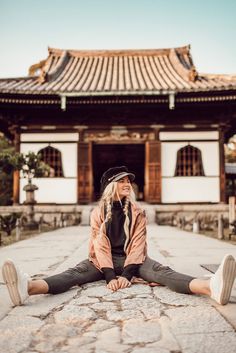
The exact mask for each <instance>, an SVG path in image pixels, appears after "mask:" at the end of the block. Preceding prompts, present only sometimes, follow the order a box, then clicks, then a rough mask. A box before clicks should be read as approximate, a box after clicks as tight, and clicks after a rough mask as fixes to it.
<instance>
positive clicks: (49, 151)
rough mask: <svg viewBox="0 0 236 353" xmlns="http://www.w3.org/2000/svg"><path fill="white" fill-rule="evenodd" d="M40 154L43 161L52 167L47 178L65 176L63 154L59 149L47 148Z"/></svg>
mask: <svg viewBox="0 0 236 353" xmlns="http://www.w3.org/2000/svg"><path fill="white" fill-rule="evenodd" d="M38 154H40V156H41V159H42V161H43V162H44V163H46V164H48V165H49V166H50V172H49V173H48V174H47V175H45V176H47V177H49V178H55V177H63V176H64V174H63V168H62V158H61V152H60V151H59V150H58V149H56V148H54V147H52V146H47V147H45V148H43V149H41V150H40V151H39V152H38Z"/></svg>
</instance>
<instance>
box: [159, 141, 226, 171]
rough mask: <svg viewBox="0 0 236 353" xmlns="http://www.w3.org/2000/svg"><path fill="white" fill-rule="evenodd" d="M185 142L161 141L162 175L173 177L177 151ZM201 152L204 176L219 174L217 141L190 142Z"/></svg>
mask: <svg viewBox="0 0 236 353" xmlns="http://www.w3.org/2000/svg"><path fill="white" fill-rule="evenodd" d="M186 145H187V143H186V142H162V143H161V168H162V176H163V177H166V176H168V177H173V176H174V174H175V167H176V161H177V152H178V150H179V149H180V148H182V147H184V146H186ZM191 146H193V147H197V148H199V149H200V151H201V152H202V163H203V168H204V173H205V176H219V158H220V157H219V144H218V142H216V141H214V142H191Z"/></svg>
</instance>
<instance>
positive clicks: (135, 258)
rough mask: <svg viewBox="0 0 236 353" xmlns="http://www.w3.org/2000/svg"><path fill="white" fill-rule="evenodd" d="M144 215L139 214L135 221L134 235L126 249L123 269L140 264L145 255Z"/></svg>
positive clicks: (142, 213)
mask: <svg viewBox="0 0 236 353" xmlns="http://www.w3.org/2000/svg"><path fill="white" fill-rule="evenodd" d="M146 225H147V221H146V215H145V212H141V213H140V214H139V215H138V216H137V219H136V221H135V225H134V233H133V235H132V236H131V239H130V243H129V245H128V247H127V257H126V260H125V263H124V267H126V266H128V265H131V264H142V263H143V261H144V260H145V257H146V254H147V243H146V235H147V230H146Z"/></svg>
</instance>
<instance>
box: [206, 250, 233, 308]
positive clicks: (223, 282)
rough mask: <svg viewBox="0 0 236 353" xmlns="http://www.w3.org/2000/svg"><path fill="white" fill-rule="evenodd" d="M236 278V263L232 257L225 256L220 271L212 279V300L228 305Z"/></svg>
mask: <svg viewBox="0 0 236 353" xmlns="http://www.w3.org/2000/svg"><path fill="white" fill-rule="evenodd" d="M235 277H236V261H235V259H234V257H233V256H232V255H225V257H224V258H223V260H222V262H221V264H220V266H219V268H218V270H217V271H216V273H215V274H214V275H213V276H212V277H211V279H210V290H211V298H212V299H214V300H215V301H216V302H217V303H219V304H221V305H225V304H227V303H228V301H229V298H230V294H231V290H232V287H233V284H234V279H235Z"/></svg>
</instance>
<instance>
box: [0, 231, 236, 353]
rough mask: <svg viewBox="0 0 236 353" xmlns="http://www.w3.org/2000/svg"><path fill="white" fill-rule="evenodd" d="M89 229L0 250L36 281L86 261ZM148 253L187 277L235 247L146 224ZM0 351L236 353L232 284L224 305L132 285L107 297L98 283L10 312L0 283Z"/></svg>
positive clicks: (235, 251)
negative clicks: (229, 300)
mask: <svg viewBox="0 0 236 353" xmlns="http://www.w3.org/2000/svg"><path fill="white" fill-rule="evenodd" d="M88 237H89V227H87V226H78V227H71V228H65V229H59V230H56V231H54V232H50V233H45V234H41V235H39V236H36V237H34V238H31V239H28V240H24V241H21V242H18V243H15V244H13V245H11V246H8V247H5V248H2V249H0V267H1V266H2V262H3V261H4V259H6V258H13V259H15V260H16V261H17V263H18V264H19V265H20V266H21V268H22V269H23V270H24V271H26V272H28V273H29V274H30V275H32V276H34V277H38V278H42V277H43V276H45V275H49V274H52V273H58V272H60V271H62V270H64V269H66V268H68V267H69V266H73V265H75V264H76V263H77V262H79V261H80V260H83V259H84V258H86V255H87V248H88ZM148 244H149V255H150V256H151V257H153V258H155V259H157V260H158V261H159V262H162V263H164V264H168V265H170V266H172V267H173V268H174V269H176V270H177V271H182V272H184V273H188V274H190V275H193V276H201V277H203V276H206V275H209V272H208V271H207V270H204V269H203V268H202V267H200V264H219V262H220V260H221V258H222V257H223V256H224V254H225V253H231V254H233V255H234V256H235V258H236V247H235V246H233V245H231V244H228V243H226V242H223V241H218V240H215V239H211V238H207V237H205V236H202V235H196V234H192V233H188V232H184V231H180V230H178V229H176V228H172V227H164V226H157V225H154V224H150V225H149V226H148ZM0 281H1V284H0V347H1V351H2V352H4V353H16V352H22V353H36V352H37V353H39V352H41V353H47V352H53V353H78V352H79V353H113V352H114V353H117V352H119V353H123V352H124V353H131V352H132V353H173V352H175V353H232V352H233V351H235V347H236V334H235V328H236V283H235V284H234V290H233V293H232V297H231V303H229V304H228V305H226V306H220V305H217V304H215V302H213V301H212V300H211V299H209V298H206V297H203V296H202V297H200V296H194V295H183V294H177V293H174V292H172V291H170V290H169V289H167V288H165V287H155V288H151V287H149V286H147V285H144V284H134V285H132V286H131V287H130V288H127V289H123V290H119V291H117V292H115V293H112V292H111V291H109V290H108V289H107V288H106V286H105V282H104V281H100V282H97V283H91V284H88V285H84V286H82V287H76V288H73V289H71V290H70V291H68V292H66V293H63V294H60V295H55V296H52V295H40V296H34V297H30V298H29V300H28V301H27V302H26V304H25V305H24V306H21V307H16V308H12V307H11V304H10V301H9V299H8V296H7V293H6V287H5V285H3V283H2V278H0Z"/></svg>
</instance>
